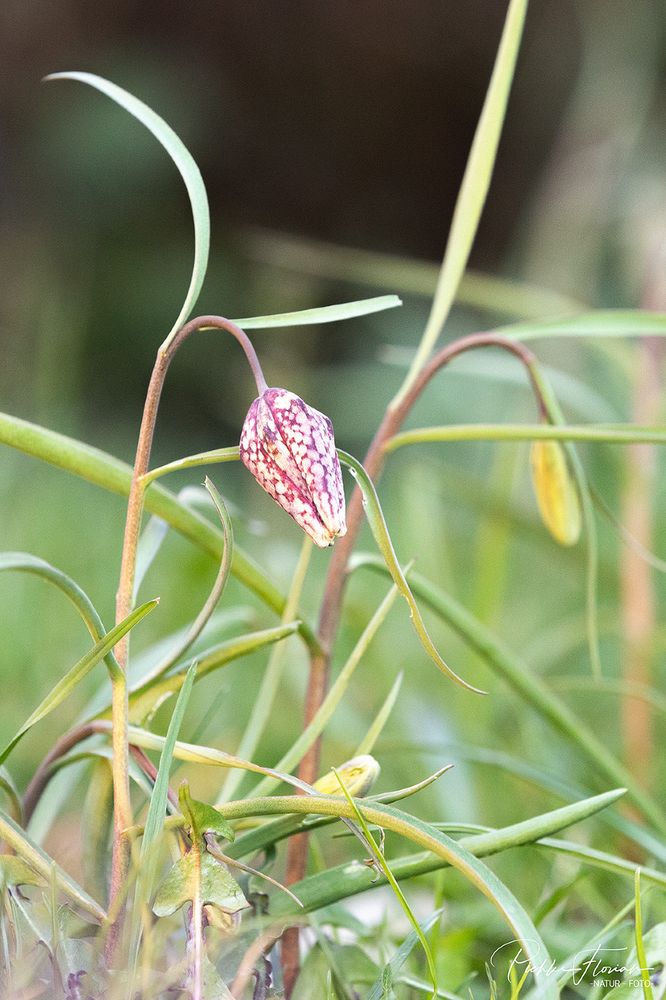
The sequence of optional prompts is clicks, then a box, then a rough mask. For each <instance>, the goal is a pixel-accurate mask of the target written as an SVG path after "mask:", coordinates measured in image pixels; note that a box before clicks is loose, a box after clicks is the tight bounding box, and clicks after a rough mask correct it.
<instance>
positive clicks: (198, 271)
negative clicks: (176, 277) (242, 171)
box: [45, 72, 210, 349]
mask: <svg viewBox="0 0 666 1000" xmlns="http://www.w3.org/2000/svg"><path fill="white" fill-rule="evenodd" d="M45 79H46V80H78V81H79V82H80V83H86V84H88V86H90V87H94V88H95V89H96V90H99V91H100V92H101V93H102V94H105V95H106V96H107V97H110V98H111V100H112V101H115V102H116V104H119V105H120V107H121V108H124V109H125V111H128V112H129V113H130V114H131V115H133V116H134V117H135V118H136V119H138V121H140V122H141V124H142V125H143V126H144V127H145V128H147V129H148V131H149V132H152V134H153V135H154V136H155V138H156V139H157V141H158V142H159V143H160V144H161V145H162V146H163V147H164V149H165V150H166V151H167V153H168V154H169V156H170V157H171V159H172V160H173V162H174V164H175V165H176V167H177V169H178V172H179V173H180V176H181V177H182V178H183V181H184V182H185V187H186V188H187V194H188V197H189V199H190V205H191V206H192V220H193V222H194V263H193V266H192V277H191V279H190V286H189V288H188V290H187V295H186V296H185V301H184V302H183V305H182V308H181V310H180V312H179V313H178V317H177V318H176V321H175V323H174V324H173V327H172V329H171V332H170V333H169V335H168V337H167V338H166V340H165V341H164V343H163V345H162V348H163V349H164V348H165V347H166V346H167V344H168V343H169V342H170V341H171V340H172V339H173V337H174V336H175V334H176V333H177V332H178V330H179V329H180V328H181V326H182V325H183V323H184V322H185V320H186V319H187V317H188V316H189V315H190V313H191V311H192V309H193V307H194V304H195V302H196V300H197V299H198V297H199V292H200V291H201V286H202V285H203V282H204V278H205V276H206V269H207V267H208V251H209V247H210V216H209V211H208V198H207V196H206V188H205V187H204V183H203V180H202V179H201V174H200V172H199V168H198V166H197V165H196V163H195V162H194V159H193V158H192V155H191V153H190V152H189V151H188V150H187V149H186V147H185V146H184V145H183V143H182V142H181V140H180V139H179V138H178V136H177V135H176V133H175V132H174V130H173V129H172V128H171V126H169V125H167V123H166V122H165V121H164V120H163V119H162V118H160V116H159V115H157V114H155V112H154V111H153V110H152V109H151V108H149V107H148V105H147V104H144V103H143V101H140V100H138V98H136V97H134V96H133V95H132V94H130V93H128V91H126V90H123V89H122V87H118V86H117V85H116V84H115V83H111V82H110V81H109V80H105V79H103V78H102V77H101V76H96V75H95V74H94V73H80V72H67V73H51V75H50V76H47V77H45Z"/></svg>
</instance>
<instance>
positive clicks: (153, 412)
mask: <svg viewBox="0 0 666 1000" xmlns="http://www.w3.org/2000/svg"><path fill="white" fill-rule="evenodd" d="M209 329H219V330H226V331H227V333H230V334H231V335H232V336H233V337H235V338H236V340H237V341H238V342H239V343H240V345H241V347H242V348H243V350H244V352H245V357H246V358H247V360H248V363H249V365H250V368H251V369H252V374H253V375H254V379H255V382H256V384H257V391H258V393H259V395H261V394H262V393H263V392H265V391H266V389H267V385H266V379H265V378H264V373H263V371H262V369H261V365H260V364H259V359H258V358H257V354H256V352H255V350H254V347H253V346H252V343H251V341H250V338H249V337H248V336H247V334H246V333H245V331H244V330H241V328H240V327H239V326H237V325H236V324H235V323H233V322H232V321H231V320H229V319H225V318H224V317H223V316H197V318H196V319H192V320H190V321H189V323H186V324H185V326H183V327H181V329H180V330H179V331H178V333H177V334H176V335H175V336H174V337H173V339H170V340H169V339H168V340H166V341H165V342H164V343H163V344H162V346H161V347H160V348H159V350H158V352H157V358H156V359H155V366H154V368H153V373H152V375H151V378H150V383H149V385H148V391H147V393H146V401H145V403H144V407H143V417H142V420H141V428H140V430H139V440H138V443H137V449H136V457H135V460H134V470H133V474H132V483H131V486H130V493H129V500H128V504H127V518H126V521H125V536H124V539H123V551H122V559H121V566H120V581H119V584H118V592H117V594H116V621H118V622H119V621H122V620H123V619H124V618H126V617H127V615H128V614H129V612H130V610H131V607H132V599H133V591H134V577H135V571H136V554H137V546H138V543H139V532H140V529H141V517H142V514H143V501H144V496H145V491H146V488H147V483H146V482H145V480H144V479H143V478H142V477H143V476H144V475H145V474H146V473H147V472H148V467H149V463H150V453H151V450H152V444H153V436H154V433H155V424H156V422H157V412H158V409H159V403H160V397H161V395H162V388H163V386H164V380H165V378H166V373H167V371H168V369H169V365H170V364H171V361H172V359H173V357H174V355H175V353H176V351H177V350H178V348H179V347H180V346H181V344H182V343H183V341H185V340H186V339H187V338H188V337H189V336H190V334H192V333H195V332H196V331H198V330H209ZM115 653H116V658H117V660H118V663H119V664H120V666H121V668H122V669H123V671H124V670H125V669H126V667H127V658H128V653H129V641H128V637H127V636H126V637H125V638H124V639H123V640H122V641H121V642H120V643H119V644H118V646H116V650H115ZM112 694H113V697H112V719H113V803H114V822H113V859H112V868H111V886H110V901H109V906H110V909H111V912H118V913H119V917H118V919H117V920H116V922H115V924H114V926H113V927H112V928H111V929H110V933H109V936H108V938H107V950H106V953H107V960H110V959H111V957H112V955H113V952H114V950H115V946H116V943H117V940H118V935H119V931H120V924H121V919H122V918H121V913H122V907H121V906H118V905H117V904H118V900H119V899H120V898H121V897H120V893H121V892H122V890H123V884H124V881H125V878H126V876H127V872H128V870H129V862H130V853H129V850H130V845H129V841H128V839H127V837H126V835H125V831H126V830H127V829H128V827H130V826H131V825H132V810H131V803H130V793H129V737H128V705H127V683H126V677H125V674H124V673H121V674H120V676H119V677H118V678H116V679H115V680H114V681H113V692H112ZM116 906H117V910H116V908H115V907H116Z"/></svg>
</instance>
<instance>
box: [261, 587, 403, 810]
mask: <svg viewBox="0 0 666 1000" xmlns="http://www.w3.org/2000/svg"><path fill="white" fill-rule="evenodd" d="M397 595H398V591H397V588H396V587H392V588H391V590H389V592H388V594H387V595H386V597H385V598H384V600H383V601H382V603H381V604H380V605H379V607H378V608H377V610H376V611H375V613H374V615H373V616H372V618H371V619H370V621H369V622H368V624H367V625H366V627H365V629H364V630H363V632H362V634H361V636H360V637H359V639H358V642H357V643H356V645H355V646H354V649H353V650H352V652H351V655H350V656H349V658H348V659H347V662H346V663H345V664H344V666H343V667H342V669H341V670H340V672H339V674H338V676H337V677H336V678H335V681H334V682H333V684H332V685H331V687H330V688H329V690H328V692H327V694H326V697H325V698H324V700H323V702H322V703H321V705H320V706H319V708H318V709H317V711H316V713H315V715H314V716H313V718H312V719H311V721H310V723H309V724H308V725H307V726H306V727H305V729H304V731H303V732H302V733H301V734H300V735H299V736H298V737H297V739H296V741H295V742H294V744H293V745H292V746H291V747H290V748H289V750H288V751H287V752H286V753H285V754H283V756H282V757H281V758H280V760H279V761H278V763H277V764H276V768H277V770H279V771H291V770H292V769H293V768H295V767H296V765H297V764H298V763H299V762H300V761H301V760H302V759H303V757H304V756H305V754H306V753H307V752H308V750H309V749H310V747H311V746H312V745H313V744H314V743H315V741H316V740H317V739H318V738H319V737H320V736H321V734H322V733H323V731H324V729H325V728H326V726H327V725H328V722H329V721H330V719H331V717H332V715H333V713H334V712H335V710H336V708H337V707H338V705H339V704H340V702H341V701H342V698H343V697H344V694H345V692H346V690H347V688H348V687H349V683H350V681H351V678H352V676H353V675H354V671H355V670H356V668H357V667H358V665H359V663H360V662H361V660H362V659H363V656H364V655H365V653H366V651H367V649H368V646H369V645H370V643H371V642H372V640H373V639H374V637H375V635H376V634H377V632H378V630H379V628H380V626H381V625H382V623H383V622H384V620H385V619H386V616H387V615H388V613H389V611H390V610H391V608H392V606H393V603H394V601H395V599H396V597H397ZM274 787H275V782H274V781H272V780H271V779H269V778H264V779H263V781H260V782H259V784H258V785H257V786H256V787H255V788H254V789H253V790H252V795H253V796H254V795H267V794H268V792H269V790H270V789H272V788H274Z"/></svg>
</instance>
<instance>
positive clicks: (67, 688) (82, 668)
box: [0, 600, 159, 764]
mask: <svg viewBox="0 0 666 1000" xmlns="http://www.w3.org/2000/svg"><path fill="white" fill-rule="evenodd" d="M158 604H159V601H158V600H154V601H148V602H147V603H146V604H142V605H141V607H139V608H136V610H135V611H133V612H132V613H131V614H129V615H128V616H127V618H125V619H124V620H123V621H122V622H120V624H119V625H116V627H115V628H113V629H111V631H110V632H107V634H106V635H105V636H104V637H103V638H102V639H100V640H99V642H96V643H95V645H94V646H93V648H92V649H91V650H90V651H89V652H88V653H86V655H85V656H83V657H82V658H81V659H80V660H79V661H78V663H75V664H74V666H73V667H72V668H71V669H70V670H68V671H67V673H66V674H65V676H64V677H62V678H61V679H60V680H59V681H58V683H57V684H56V685H55V687H53V688H52V689H51V691H50V692H49V694H48V695H47V696H46V698H44V700H43V701H42V702H41V703H40V704H39V705H38V707H37V708H36V709H35V711H34V712H33V713H32V714H31V715H30V716H29V717H28V718H27V719H26V721H25V722H24V723H23V725H22V726H21V728H20V729H19V730H18V732H17V733H16V735H15V736H14V737H12V739H11V740H10V741H9V743H8V744H7V746H6V747H5V748H4V750H2V751H1V752H0V764H1V763H3V762H4V761H5V760H6V759H7V757H8V756H9V754H10V753H11V752H12V750H13V749H14V747H15V746H16V744H17V743H18V742H19V740H20V739H22V737H23V736H25V734H26V733H27V732H28V731H29V730H30V729H32V727H33V726H34V725H35V724H36V723H37V722H40V721H41V720H42V719H44V718H46V716H47V715H50V713H51V712H53V710H54V709H56V708H57V707H58V705H60V704H62V702H63V701H64V700H65V698H67V697H68V695H69V694H71V692H72V691H73V689H74V688H75V687H76V685H77V684H78V683H79V681H81V680H83V678H84V677H85V676H86V675H87V674H88V673H89V672H90V671H91V670H92V668H93V667H94V666H96V664H97V663H99V661H100V660H102V659H103V658H104V656H105V655H106V654H107V653H108V652H109V650H111V649H113V647H114V646H115V645H116V644H117V642H118V640H119V639H122V637H123V636H124V635H126V634H127V633H128V632H129V631H130V629H132V628H134V626H135V625H136V624H137V622H140V621H141V619H142V618H145V616H146V615H147V614H148V613H149V612H150V611H152V610H153V608H156V607H157V605H158Z"/></svg>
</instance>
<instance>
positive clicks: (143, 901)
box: [130, 660, 197, 977]
mask: <svg viewBox="0 0 666 1000" xmlns="http://www.w3.org/2000/svg"><path fill="white" fill-rule="evenodd" d="M196 666H197V664H196V660H195V661H193V662H192V664H191V665H190V667H189V669H188V671H187V675H186V677H185V681H184V683H183V686H182V688H181V691H180V694H179V695H178V700H177V701H176V706H175V708H174V710H173V715H172V716H171V719H170V720H169V728H168V730H167V734H166V738H165V740H164V744H163V746H162V753H161V755H160V763H159V767H158V769H157V777H156V779H155V786H154V788H153V793H152V795H151V797H150V805H149V806H148V815H147V817H146V823H145V826H144V830H143V839H142V841H141V851H140V854H139V867H138V874H137V880H136V888H135V894H134V907H133V913H132V925H133V931H132V934H131V936H130V942H131V948H132V956H131V962H130V970H131V975H132V977H134V975H135V974H136V964H137V961H138V956H139V946H140V942H141V921H140V913H141V909H142V908H143V907H144V906H145V905H147V902H148V900H149V898H150V895H151V893H152V886H153V882H154V880H155V874H156V871H157V860H158V858H157V851H156V850H154V847H155V843H156V841H157V840H158V838H159V836H160V834H161V832H162V828H163V826H164V817H165V814H166V806H167V798H168V792H169V772H170V771H171V763H172V761H173V751H174V747H175V745H176V740H177V738H178V733H179V731H180V727H181V724H182V721H183V717H184V715H185V709H186V708H187V703H188V701H189V698H190V695H191V693H192V687H193V685H194V677H195V674H196Z"/></svg>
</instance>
